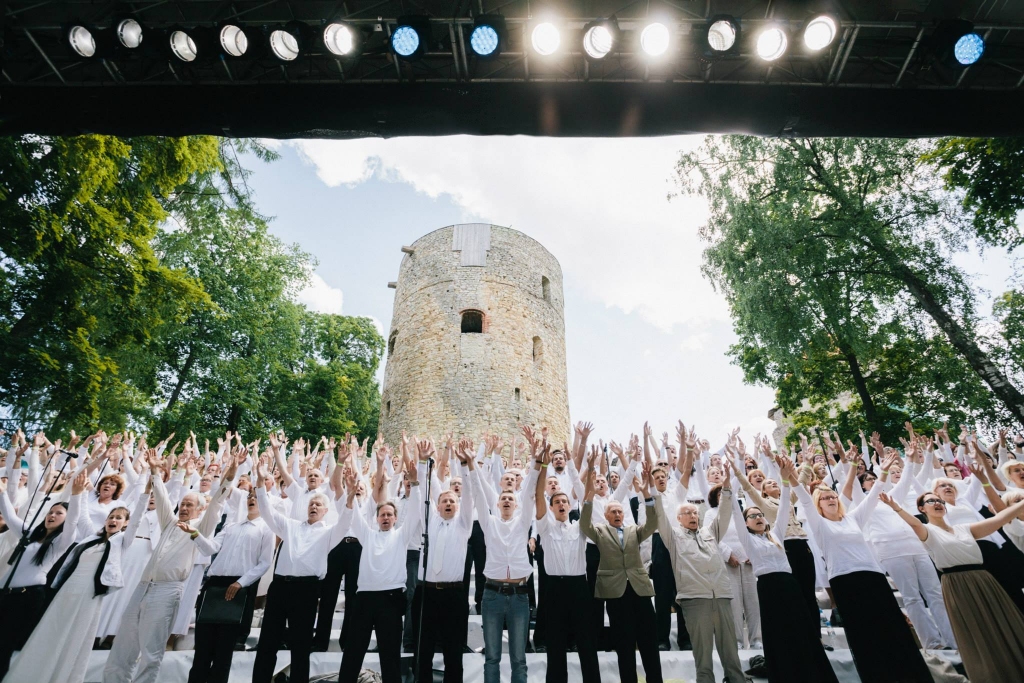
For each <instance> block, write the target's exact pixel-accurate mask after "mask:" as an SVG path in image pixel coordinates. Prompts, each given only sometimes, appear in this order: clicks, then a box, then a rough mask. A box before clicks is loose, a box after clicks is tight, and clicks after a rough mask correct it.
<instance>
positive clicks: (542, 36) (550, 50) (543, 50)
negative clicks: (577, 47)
mask: <svg viewBox="0 0 1024 683" xmlns="http://www.w3.org/2000/svg"><path fill="white" fill-rule="evenodd" d="M530 43H532V44H533V50H534V52H536V53H537V54H539V55H541V56H542V57H548V56H550V55H553V54H555V52H557V51H558V47H559V46H560V45H561V44H562V35H561V33H560V32H559V30H558V27H557V26H555V25H554V24H553V23H551V22H550V21H542V22H540V23H538V24H537V25H536V26H534V27H533V31H532V32H531V33H530Z"/></svg>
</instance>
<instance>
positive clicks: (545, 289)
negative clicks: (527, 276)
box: [540, 275, 551, 303]
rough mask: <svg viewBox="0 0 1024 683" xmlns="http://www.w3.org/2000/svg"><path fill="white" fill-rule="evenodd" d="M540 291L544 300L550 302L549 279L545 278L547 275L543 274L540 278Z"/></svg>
mask: <svg viewBox="0 0 1024 683" xmlns="http://www.w3.org/2000/svg"><path fill="white" fill-rule="evenodd" d="M540 291H541V294H542V295H543V297H544V301H547V302H548V303H551V280H549V279H547V277H545V276H543V275H542V276H541V278H540Z"/></svg>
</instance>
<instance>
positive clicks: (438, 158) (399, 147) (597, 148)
mask: <svg viewBox="0 0 1024 683" xmlns="http://www.w3.org/2000/svg"><path fill="white" fill-rule="evenodd" d="M697 142H698V140H697V139H696V138H692V137H689V138H688V137H679V138H642V139H638V138H627V139H605V140H592V139H551V138H526V137H486V138H483V137H468V136H459V137H449V138H396V139H390V140H382V139H362V140H330V141H325V140H295V141H291V142H289V143H288V144H290V145H292V146H294V147H295V148H296V149H297V150H298V151H299V152H300V154H301V155H302V157H303V158H304V159H305V160H306V161H307V162H308V163H311V164H312V165H313V166H314V167H315V168H316V172H317V175H318V176H319V177H320V179H321V180H323V182H324V183H326V184H327V185H330V186H339V185H346V186H354V185H357V184H359V183H362V182H365V181H367V180H369V179H371V178H374V177H376V178H380V179H384V180H387V181H392V182H404V183H408V184H410V185H412V186H413V187H414V188H415V189H416V190H417V191H419V192H422V193H424V194H425V195H427V196H429V197H434V198H436V197H440V196H442V195H448V196H450V197H451V198H452V200H453V201H454V202H455V203H456V204H457V205H458V206H460V207H462V209H463V212H464V217H465V219H466V220H481V221H490V222H493V223H495V224H497V225H508V226H511V227H513V228H516V229H518V230H521V231H523V232H525V233H527V234H528V235H530V236H531V237H534V238H535V239H537V240H539V241H540V242H541V243H543V244H544V245H545V246H546V247H547V248H548V249H549V250H550V251H551V252H552V253H553V254H554V255H555V256H556V257H557V258H558V259H559V261H560V262H561V264H562V268H563V271H564V273H563V274H564V276H565V281H566V282H567V283H571V284H572V286H574V287H577V288H579V289H581V290H582V292H583V294H584V295H585V296H587V297H588V298H592V299H594V300H597V301H600V302H602V303H603V304H605V305H607V306H613V307H615V308H618V309H620V310H622V311H624V312H626V313H632V312H634V311H635V312H637V313H639V315H640V316H641V317H642V318H643V319H644V320H645V321H646V322H648V323H651V324H653V325H655V326H657V327H658V328H660V329H661V330H663V331H665V332H669V331H671V330H672V328H673V326H675V325H678V324H683V323H698V324H700V323H704V322H708V321H712V320H714V321H724V320H727V319H728V311H727V309H726V306H725V304H724V301H723V300H722V298H721V296H719V295H717V294H715V293H714V292H713V291H712V289H711V287H710V285H709V284H708V283H707V282H706V281H704V279H703V278H702V277H701V275H700V262H701V251H702V248H703V245H702V244H701V242H700V240H699V239H698V237H697V228H698V227H699V226H700V225H701V224H702V222H703V220H704V219H705V216H706V213H707V211H706V207H705V204H704V202H703V201H702V200H699V199H696V198H690V197H683V198H677V199H675V200H673V201H672V202H669V201H668V200H667V195H668V193H669V192H670V191H672V190H673V189H674V187H673V185H672V184H671V182H670V177H671V175H672V172H673V168H674V165H675V162H676V159H677V158H678V154H679V151H680V150H681V149H688V148H693V147H694V146H695V145H696V144H697ZM434 227H437V226H424V232H426V231H427V230H428V229H433V228H434Z"/></svg>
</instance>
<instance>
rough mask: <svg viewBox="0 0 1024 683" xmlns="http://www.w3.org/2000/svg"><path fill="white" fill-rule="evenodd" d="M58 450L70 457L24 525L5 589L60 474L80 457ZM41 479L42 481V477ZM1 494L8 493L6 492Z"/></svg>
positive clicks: (10, 562)
mask: <svg viewBox="0 0 1024 683" xmlns="http://www.w3.org/2000/svg"><path fill="white" fill-rule="evenodd" d="M58 452H60V453H63V454H64V455H66V456H68V457H66V458H64V464H63V465H61V466H60V470H59V471H58V472H57V476H56V477H54V478H53V481H52V482H51V483H50V488H48V489H47V490H46V495H45V496H43V502H42V503H41V504H40V505H39V507H38V508H36V512H35V514H34V515H32V520H31V521H30V522H29V523H28V524H25V525H24V526H23V527H22V530H21V538H19V539H18V545H17V546H16V547H15V548H14V552H13V553H12V554H11V558H10V559H9V560H7V564H9V565H11V570H10V572H8V574H7V580H6V581H4V590H5V591H6V590H7V589H8V588H10V587H11V581H12V580H13V579H14V572H16V571H17V570H18V565H19V564H21V560H22V558H23V557H24V556H25V549H26V548H28V537H29V534H30V533H31V531H32V528H33V527H35V525H36V520H37V519H39V513H40V512H42V511H43V507H44V506H45V505H46V501H48V500H49V499H50V494H51V493H53V489H54V487H55V486H57V482H58V481H60V476H61V475H62V474H64V468H65V467H67V466H68V463H69V462H71V458H77V457H78V454H77V453H72V452H71V451H65V450H63V449H60V450H59V451H58ZM54 457H56V455H54ZM46 466H47V467H49V466H50V464H49V463H47V465H46ZM40 481H42V478H41V477H40ZM38 490H39V489H36V491H33V492H32V499H30V500H29V508H31V506H32V500H34V499H35V495H36V493H37V492H38ZM0 495H7V494H6V493H4V494H0Z"/></svg>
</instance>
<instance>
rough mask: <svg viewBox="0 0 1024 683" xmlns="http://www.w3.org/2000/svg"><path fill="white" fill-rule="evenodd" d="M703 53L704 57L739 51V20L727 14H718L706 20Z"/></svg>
mask: <svg viewBox="0 0 1024 683" xmlns="http://www.w3.org/2000/svg"><path fill="white" fill-rule="evenodd" d="M703 43H704V44H703V46H702V48H703V50H702V51H703V53H704V56H706V57H711V58H714V57H721V56H722V55H728V54H735V53H736V52H739V46H740V20H739V19H737V18H736V17H733V16H731V15H728V14H719V15H717V16H713V17H711V19H710V20H708V23H707V26H706V27H705V29H704V41H703Z"/></svg>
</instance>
